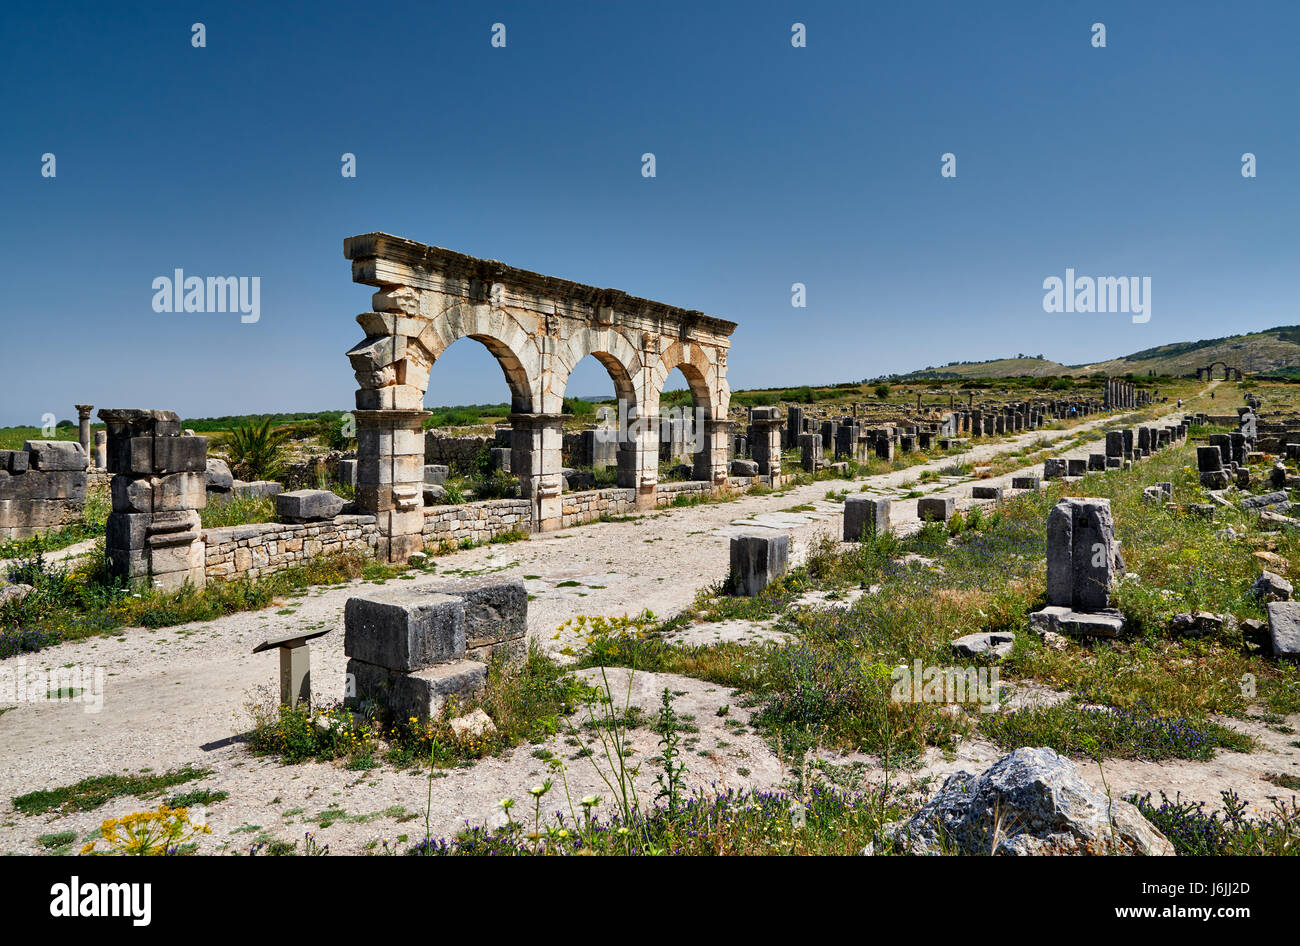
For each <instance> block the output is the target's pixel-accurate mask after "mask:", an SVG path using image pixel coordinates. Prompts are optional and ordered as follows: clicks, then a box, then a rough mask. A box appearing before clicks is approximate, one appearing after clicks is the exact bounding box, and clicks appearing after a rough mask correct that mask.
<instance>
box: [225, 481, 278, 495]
mask: <svg viewBox="0 0 1300 946" xmlns="http://www.w3.org/2000/svg"><path fill="white" fill-rule="evenodd" d="M230 492H231V494H232V495H235V496H244V497H249V498H258V497H271V496H278V495H279V494H280V493H282V492H284V487H283V486H281V485H280V484H279V483H277V482H276V481H275V480H253V481H252V482H251V483H246V482H244V481H243V480H235V483H234V486H232V487H231V489H230Z"/></svg>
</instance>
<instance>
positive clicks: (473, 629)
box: [419, 575, 528, 650]
mask: <svg viewBox="0 0 1300 946" xmlns="http://www.w3.org/2000/svg"><path fill="white" fill-rule="evenodd" d="M419 591H420V592H421V593H422V594H428V595H450V596H452V597H456V598H460V599H461V600H462V601H463V602H464V603H465V646H466V647H467V648H469V649H470V650H474V649H475V648H482V647H491V646H493V645H497V644H500V643H502V642H503V641H509V640H515V639H518V638H524V637H527V635H528V590H527V589H526V588H525V587H524V583H523V582H522V581H506V580H503V579H501V578H497V577H493V576H491V575H484V576H481V577H478V578H454V579H443V580H439V581H435V582H433V583H432V584H428V585H421V586H420V588H419Z"/></svg>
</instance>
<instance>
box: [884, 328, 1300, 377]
mask: <svg viewBox="0 0 1300 946" xmlns="http://www.w3.org/2000/svg"><path fill="white" fill-rule="evenodd" d="M1216 361H1222V362H1226V363H1227V364H1229V365H1232V366H1233V367H1234V368H1240V369H1241V370H1242V371H1243V372H1246V373H1249V374H1285V375H1300V325H1280V326H1278V327H1277V328H1270V329H1265V330H1264V331H1262V332H1252V333H1250V334H1247V335H1227V336H1224V337H1223V338H1206V339H1202V340H1200V341H1196V342H1173V343H1171V344H1169V345H1158V346H1156V347H1155V348H1147V349H1143V350H1142V351H1137V352H1133V353H1132V354H1131V355H1122V356H1120V357H1118V358H1112V359H1110V360H1108V361H1098V362H1093V363H1092V364H1086V365H1064V364H1061V363H1060V362H1058V361H1050V360H1048V359H1046V358H1043V357H1026V356H1018V357H1015V358H998V359H994V360H992V361H978V362H969V363H965V364H956V363H954V364H949V365H942V366H940V367H937V368H926V369H923V370H921V371H913V372H911V373H909V374H906V375H899V376H897V377H899V378H900V379H921V378H941V377H958V378H1005V377H1011V376H1013V375H1030V376H1033V377H1052V376H1056V375H1088V374H1098V373H1100V374H1107V375H1124V374H1129V373H1132V374H1135V375H1139V374H1151V373H1154V374H1169V375H1194V374H1196V369H1197V368H1203V367H1205V366H1206V365H1208V364H1210V363H1211V362H1216Z"/></svg>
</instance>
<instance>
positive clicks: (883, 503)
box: [844, 496, 890, 542]
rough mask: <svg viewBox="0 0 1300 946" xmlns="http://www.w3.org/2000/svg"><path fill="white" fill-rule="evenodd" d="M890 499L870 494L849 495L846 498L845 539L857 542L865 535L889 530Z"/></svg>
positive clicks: (878, 533)
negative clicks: (876, 497)
mask: <svg viewBox="0 0 1300 946" xmlns="http://www.w3.org/2000/svg"><path fill="white" fill-rule="evenodd" d="M889 507H890V500H888V499H875V498H872V497H870V496H849V497H848V498H847V499H845V500H844V541H845V542H857V541H860V540H861V539H862V538H863V537H864V536H866V537H870V536H874V535H884V534H885V533H886V532H888V531H889Z"/></svg>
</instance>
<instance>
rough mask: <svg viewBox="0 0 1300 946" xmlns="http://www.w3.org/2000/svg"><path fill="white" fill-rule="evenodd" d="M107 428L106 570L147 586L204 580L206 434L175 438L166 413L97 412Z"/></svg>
mask: <svg viewBox="0 0 1300 946" xmlns="http://www.w3.org/2000/svg"><path fill="white" fill-rule="evenodd" d="M99 417H100V419H101V420H103V421H104V423H105V424H106V425H107V426H108V457H107V460H108V471H109V472H110V473H112V474H113V479H112V480H111V482H110V484H109V488H110V492H111V494H112V502H113V507H112V512H111V513H110V514H109V517H108V526H107V529H106V543H105V544H106V550H107V555H108V566H109V571H110V573H111V574H113V575H116V576H120V577H122V578H126V579H128V580H132V581H134V580H138V579H148V580H149V582H150V583H151V584H152V585H153V586H154V587H155V588H166V589H170V588H179V587H181V586H183V585H185V584H187V583H188V584H190V585H192V586H193V587H195V588H202V587H203V585H204V582H205V578H206V570H205V548H204V545H203V530H202V526H201V524H200V521H199V513H198V510H200V509H202V508H203V507H204V506H205V505H206V503H207V489H206V483H207V458H208V441H207V438H206V437H184V436H181V422H180V418H179V417H178V416H177V415H176V413H175V412H174V411H149V410H101V411H100V412H99Z"/></svg>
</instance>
